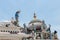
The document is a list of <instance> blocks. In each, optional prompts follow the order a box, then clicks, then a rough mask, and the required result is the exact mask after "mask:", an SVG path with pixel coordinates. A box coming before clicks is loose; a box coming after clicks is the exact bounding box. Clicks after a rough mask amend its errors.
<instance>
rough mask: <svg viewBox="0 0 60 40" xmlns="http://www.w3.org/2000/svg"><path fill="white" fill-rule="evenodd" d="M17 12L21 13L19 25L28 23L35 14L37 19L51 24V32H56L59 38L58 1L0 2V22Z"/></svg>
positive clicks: (0, 0) (59, 17)
mask: <svg viewBox="0 0 60 40" xmlns="http://www.w3.org/2000/svg"><path fill="white" fill-rule="evenodd" d="M17 10H20V11H21V13H20V14H19V23H20V25H23V24H24V23H26V24H27V23H29V22H30V21H31V20H32V19H33V14H34V12H35V13H36V16H37V18H38V19H40V20H44V21H45V23H46V24H47V25H49V24H51V31H52V32H53V31H54V30H57V32H58V37H60V0H0V21H7V20H10V19H11V17H14V16H15V12H16V11H17ZM14 18H15V17H14Z"/></svg>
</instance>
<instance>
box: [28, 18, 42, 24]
mask: <svg viewBox="0 0 60 40" xmlns="http://www.w3.org/2000/svg"><path fill="white" fill-rule="evenodd" d="M36 22H40V23H41V22H42V21H41V20H39V19H35V20H32V21H30V22H29V24H31V23H36Z"/></svg>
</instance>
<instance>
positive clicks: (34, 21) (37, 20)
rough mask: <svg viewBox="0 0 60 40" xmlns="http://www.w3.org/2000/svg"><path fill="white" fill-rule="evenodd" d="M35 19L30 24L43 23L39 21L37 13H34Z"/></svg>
mask: <svg viewBox="0 0 60 40" xmlns="http://www.w3.org/2000/svg"><path fill="white" fill-rule="evenodd" d="M33 18H34V19H33V20H32V21H30V22H29V24H31V23H36V22H38V23H41V22H42V21H41V20H39V19H37V18H36V14H35V13H34V16H33Z"/></svg>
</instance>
